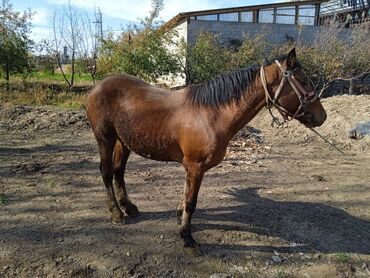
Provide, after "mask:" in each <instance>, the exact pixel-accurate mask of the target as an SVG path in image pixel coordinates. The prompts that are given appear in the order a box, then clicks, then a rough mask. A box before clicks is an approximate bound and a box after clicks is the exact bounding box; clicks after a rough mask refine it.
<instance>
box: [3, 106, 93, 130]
mask: <svg viewBox="0 0 370 278" xmlns="http://www.w3.org/2000/svg"><path fill="white" fill-rule="evenodd" d="M0 117H1V118H2V119H3V121H4V122H5V123H6V124H7V125H8V129H10V130H24V129H33V130H49V129H57V128H61V127H62V128H76V129H85V128H89V126H90V125H89V122H88V120H87V117H86V113H85V111H84V110H65V109H60V108H56V107H47V106H45V107H35V106H23V105H20V106H13V107H6V106H0Z"/></svg>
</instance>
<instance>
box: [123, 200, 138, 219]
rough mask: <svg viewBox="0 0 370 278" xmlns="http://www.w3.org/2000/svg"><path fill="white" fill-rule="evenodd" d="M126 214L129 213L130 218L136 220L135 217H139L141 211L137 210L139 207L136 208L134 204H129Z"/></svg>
mask: <svg viewBox="0 0 370 278" xmlns="http://www.w3.org/2000/svg"><path fill="white" fill-rule="evenodd" d="M125 212H126V213H127V215H128V216H130V217H132V218H135V217H138V216H139V210H138V208H137V206H135V205H134V204H132V203H131V204H129V205H128V206H127V207H126V208H125Z"/></svg>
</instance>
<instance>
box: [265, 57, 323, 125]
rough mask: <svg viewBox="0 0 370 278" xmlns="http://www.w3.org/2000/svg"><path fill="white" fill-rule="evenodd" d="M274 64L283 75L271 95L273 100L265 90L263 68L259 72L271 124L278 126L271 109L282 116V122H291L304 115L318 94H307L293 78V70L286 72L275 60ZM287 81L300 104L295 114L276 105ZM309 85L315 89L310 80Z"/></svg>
mask: <svg viewBox="0 0 370 278" xmlns="http://www.w3.org/2000/svg"><path fill="white" fill-rule="evenodd" d="M275 63H276V64H277V65H278V67H279V69H280V70H281V72H282V73H283V78H282V79H281V81H280V84H279V86H278V88H277V89H276V91H275V93H274V95H273V98H272V97H271V95H270V93H269V90H268V88H267V81H266V74H265V70H264V67H263V66H261V70H260V72H261V82H262V85H263V88H264V90H265V95H266V108H267V109H268V110H269V112H270V114H271V116H272V118H273V123H274V122H275V123H277V124H278V125H281V123H280V122H279V121H278V120H277V118H276V117H275V116H274V115H273V114H272V111H271V108H272V107H275V108H276V109H277V110H278V111H279V112H280V114H281V115H282V117H283V119H284V122H287V121H291V120H293V119H296V118H297V117H300V116H302V115H304V114H305V113H306V112H307V111H308V105H309V104H310V103H312V102H314V101H315V100H316V99H317V98H318V94H317V92H316V90H315V89H314V90H313V91H312V92H307V91H306V90H305V89H304V88H303V87H302V85H301V84H300V83H299V82H298V80H297V79H296V78H295V77H294V71H295V70H289V71H286V70H284V69H283V67H282V66H281V64H280V63H279V61H277V60H275ZM287 81H288V83H289V84H290V86H291V87H292V88H293V91H294V92H295V94H296V95H297V97H298V100H299V102H300V104H299V106H298V108H297V111H296V112H295V113H291V112H289V111H288V110H287V109H286V108H284V107H283V106H281V105H280V104H279V103H278V99H279V96H280V93H281V92H282V90H283V87H284V85H285V84H286V83H287ZM310 83H311V84H312V87H313V88H315V86H314V85H313V83H312V81H311V80H310Z"/></svg>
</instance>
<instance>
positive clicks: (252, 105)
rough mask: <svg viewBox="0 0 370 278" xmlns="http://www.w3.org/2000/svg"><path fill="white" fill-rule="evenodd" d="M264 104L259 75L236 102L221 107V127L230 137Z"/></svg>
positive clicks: (264, 99)
mask: <svg viewBox="0 0 370 278" xmlns="http://www.w3.org/2000/svg"><path fill="white" fill-rule="evenodd" d="M265 105H266V97H265V92H264V89H263V86H262V83H261V78H260V76H259V75H258V76H256V78H255V80H254V82H253V83H252V84H251V85H250V86H248V88H247V91H246V92H245V93H244V94H243V97H242V98H241V99H240V100H239V102H238V103H232V104H230V105H228V106H226V107H224V108H223V109H221V113H220V119H221V122H223V123H224V124H223V125H222V128H223V130H224V131H226V132H227V133H228V135H229V136H228V137H229V138H230V139H231V138H232V137H233V136H234V135H235V134H236V133H237V132H238V131H239V130H240V129H242V128H243V127H244V126H245V125H246V124H247V123H248V122H250V121H251V120H252V119H253V118H254V117H255V116H256V115H257V114H258V112H259V111H260V110H261V109H262V108H263V107H264V106H265Z"/></svg>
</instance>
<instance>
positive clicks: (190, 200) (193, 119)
mask: <svg viewBox="0 0 370 278" xmlns="http://www.w3.org/2000/svg"><path fill="white" fill-rule="evenodd" d="M264 106H267V107H268V108H269V109H270V108H271V107H273V106H275V107H276V108H277V109H278V110H279V112H280V113H281V114H282V115H283V116H284V118H286V119H288V118H290V119H294V118H295V119H297V120H298V121H300V122H301V123H303V124H304V125H306V126H308V127H315V126H320V125H321V124H322V123H323V122H324V121H325V119H326V113H325V110H324V109H323V107H322V105H321V103H320V100H319V98H318V97H317V94H316V91H315V89H314V87H313V85H312V83H311V82H310V80H309V79H308V77H307V76H306V75H305V73H304V71H303V69H302V67H301V65H300V64H299V62H298V61H297V58H296V53H295V50H294V49H293V50H292V51H290V52H289V54H288V55H284V56H282V57H279V58H277V59H276V60H275V61H274V62H271V63H268V64H266V65H264V66H260V67H258V66H253V67H250V68H247V69H240V70H237V71H234V72H230V73H226V74H223V75H220V76H218V77H216V78H215V79H213V80H210V81H208V82H206V83H204V84H200V85H191V86H189V87H187V88H184V89H181V90H178V91H175V92H171V91H168V90H165V89H160V88H156V87H153V86H151V85H149V84H147V83H145V82H143V81H141V80H138V79H136V78H135V77H132V76H128V75H120V76H112V77H109V78H107V79H105V80H103V81H102V82H101V83H100V84H98V85H97V86H96V87H95V88H94V89H93V90H92V92H91V93H90V95H89V96H88V99H87V115H88V118H89V121H90V123H91V126H92V129H93V132H94V135H95V138H96V140H97V142H98V145H99V152H100V158H101V164H100V171H101V174H102V177H103V181H104V184H105V187H106V190H107V205H108V207H109V210H110V212H111V219H112V222H113V223H121V222H123V220H124V216H123V212H122V211H121V209H120V206H119V205H121V206H122V207H123V208H124V210H125V212H126V213H127V214H128V215H129V216H130V217H135V216H137V215H138V213H139V211H138V209H137V207H136V206H135V205H134V204H133V203H132V202H131V201H130V200H129V198H128V195H127V192H126V188H125V180H124V173H125V167H126V162H127V159H128V157H129V155H130V152H131V151H133V152H135V153H137V154H139V155H141V156H143V157H147V158H150V159H154V160H159V161H177V162H180V163H182V164H183V165H184V168H185V171H186V184H185V189H184V196H183V198H182V199H181V201H180V203H179V205H178V208H177V214H178V216H179V219H181V228H180V235H181V238H182V239H183V240H184V246H185V247H196V242H195V240H194V239H193V237H192V235H191V224H190V222H191V216H192V214H193V213H194V211H195V207H196V204H197V197H198V192H199V188H200V184H201V182H202V179H203V175H204V173H205V172H206V171H207V170H209V169H210V168H212V167H214V166H216V165H217V164H219V163H220V162H221V161H222V160H223V158H224V156H225V152H226V148H227V146H228V143H229V141H230V140H231V139H232V138H233V136H234V135H235V134H236V132H238V131H239V130H240V129H241V128H242V127H243V126H244V125H245V124H247V123H248V122H249V121H250V120H252V118H253V117H254V116H255V115H256V114H257V113H258V112H259V111H260V110H261V109H262V108H263V107H264ZM113 176H114V178H115V181H116V182H115V183H114V184H113Z"/></svg>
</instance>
